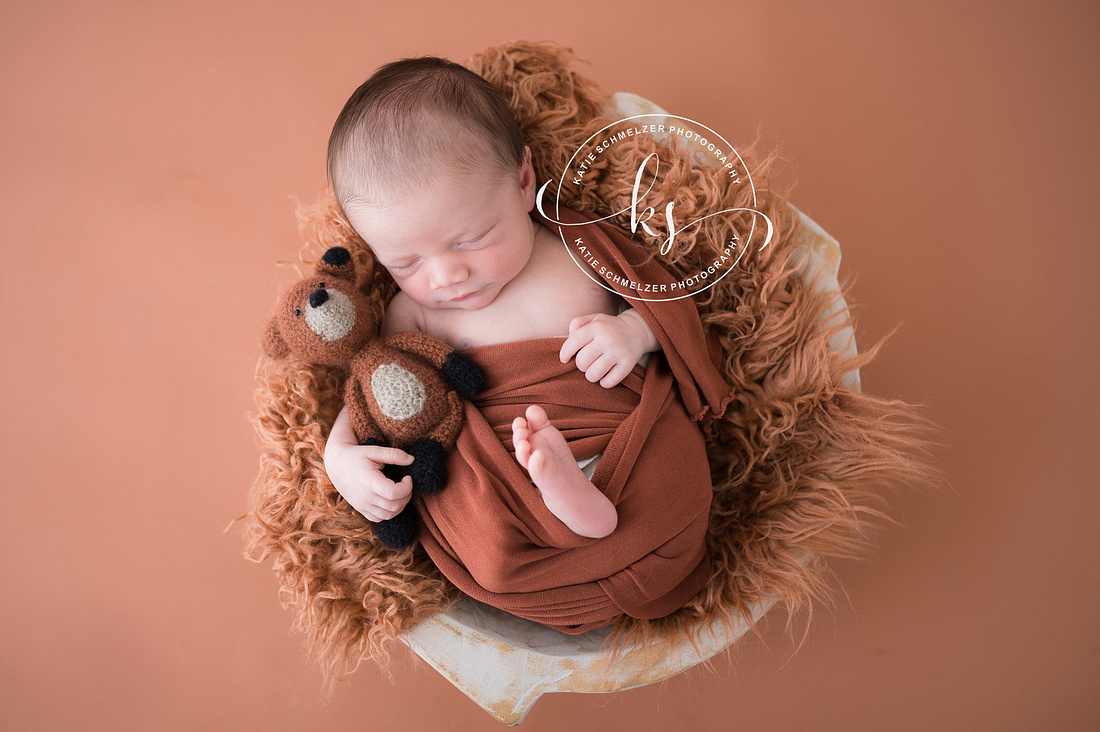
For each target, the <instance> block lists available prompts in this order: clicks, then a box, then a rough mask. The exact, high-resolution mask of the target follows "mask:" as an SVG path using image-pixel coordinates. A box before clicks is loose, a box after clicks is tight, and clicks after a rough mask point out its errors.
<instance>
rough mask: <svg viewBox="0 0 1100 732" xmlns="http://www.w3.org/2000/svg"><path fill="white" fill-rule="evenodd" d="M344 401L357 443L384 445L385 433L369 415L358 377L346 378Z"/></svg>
mask: <svg viewBox="0 0 1100 732" xmlns="http://www.w3.org/2000/svg"><path fill="white" fill-rule="evenodd" d="M344 403H345V404H347V406H348V418H350V419H351V426H352V428H353V429H354V430H355V439H357V440H358V441H359V444H360V445H366V444H368V441H369V443H370V444H375V445H385V444H386V438H385V435H383V434H382V430H380V429H378V425H377V423H375V421H374V418H373V417H371V414H370V408H369V407H368V406H367V398H366V396H365V395H364V394H363V388H362V385H361V384H360V383H359V379H356V378H355V377H352V378H349V379H348V381H347V386H345V387H344Z"/></svg>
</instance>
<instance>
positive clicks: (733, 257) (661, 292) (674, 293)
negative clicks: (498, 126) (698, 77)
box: [535, 114, 775, 301]
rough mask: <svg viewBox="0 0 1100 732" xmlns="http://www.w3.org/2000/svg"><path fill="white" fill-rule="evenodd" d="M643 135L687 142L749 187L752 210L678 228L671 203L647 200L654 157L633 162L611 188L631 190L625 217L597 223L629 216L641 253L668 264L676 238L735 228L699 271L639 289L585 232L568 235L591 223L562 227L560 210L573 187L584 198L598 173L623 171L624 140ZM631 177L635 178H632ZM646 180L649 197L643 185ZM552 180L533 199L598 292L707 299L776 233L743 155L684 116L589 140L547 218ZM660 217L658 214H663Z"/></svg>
mask: <svg viewBox="0 0 1100 732" xmlns="http://www.w3.org/2000/svg"><path fill="white" fill-rule="evenodd" d="M642 135H649V136H650V137H653V138H655V139H656V140H658V141H662V140H666V139H668V138H670V137H676V138H679V139H680V141H681V142H682V143H683V144H682V145H681V148H682V149H686V150H688V151H689V152H690V153H691V155H692V159H693V163H694V164H702V165H711V166H713V167H715V168H717V169H718V170H720V171H721V172H722V173H723V174H725V175H727V176H729V178H730V179H731V181H730V185H731V186H732V185H745V186H748V187H749V190H750V191H751V199H750V200H751V201H752V207H750V208H726V209H722V210H719V211H709V212H703V215H702V216H699V217H698V218H696V219H694V220H691V221H680V220H679V219H678V217H677V212H676V209H675V205H674V202H673V201H656V200H652V196H651V195H650V193H651V192H652V190H653V186H654V183H655V182H656V181H657V180H658V179H659V174H660V170H661V160H660V156H659V155H658V154H657V153H650V154H648V155H646V156H645V157H644V158H641V157H640V156H638V157H639V158H640V159H638V160H628V161H626V162H627V168H626V169H627V170H629V171H630V173H629V174H628V173H622V174H617V175H619V177H621V178H622V180H621V181H614V184H615V185H619V184H621V185H623V186H624V188H623V190H625V186H631V189H630V190H631V197H630V205H629V206H628V207H627V208H624V209H622V210H620V211H616V212H613V213H611V214H610V215H608V216H605V217H603V218H602V219H596V220H597V221H604V220H608V219H612V218H615V217H619V216H623V218H624V219H625V214H627V213H629V214H630V217H629V221H630V232H629V233H630V234H632V235H633V236H634V238H635V240H636V241H638V242H639V243H640V244H641V245H642V246H643V247H648V248H652V249H654V250H656V253H657V260H658V261H660V259H661V258H662V257H664V258H668V257H670V256H673V255H674V254H675V252H676V240H677V237H678V236H680V237H681V238H682V236H683V235H684V233H685V232H688V231H690V230H691V229H692V227H695V226H698V225H699V224H700V223H701V222H702V221H704V220H706V219H709V218H711V217H715V216H725V217H727V220H728V221H730V222H731V225H730V227H729V228H730V230H731V231H732V234H731V235H730V238H729V240H728V241H727V242H726V243H725V245H724V246H723V248H722V250H721V251H720V252H718V253H717V254H716V256H715V257H713V259H712V261H710V262H707V263H706V264H704V265H703V266H701V267H700V268H699V269H698V270H697V271H694V272H689V273H687V274H686V275H683V276H681V275H675V277H674V279H675V281H674V282H671V283H668V282H662V283H654V282H638V281H637V279H636V277H632V276H631V275H630V274H629V273H628V272H625V271H621V270H620V269H619V268H617V267H616V266H615V265H613V264H610V263H608V262H605V261H600V260H599V259H598V258H596V257H595V256H594V255H593V253H592V251H591V250H590V248H589V246H588V244H587V243H586V240H585V238H584V234H583V233H582V232H583V228H582V229H581V230H577V231H570V230H569V229H568V227H570V226H579V227H583V226H586V225H588V224H591V223H594V222H585V223H584V224H569V223H565V222H563V221H561V220H560V208H561V206H562V202H561V201H562V193H563V192H564V191H565V190H566V189H567V187H572V189H573V190H572V191H571V192H572V193H574V194H580V193H582V192H583V190H584V187H585V186H592V185H594V184H593V179H594V178H595V177H596V175H597V171H599V173H598V174H599V175H601V176H606V175H608V174H609V173H608V171H611V170H624V168H623V162H622V161H621V160H615V161H614V162H612V161H611V160H610V156H611V153H612V152H617V151H618V150H621V149H622V147H624V146H620V147H619V148H616V145H617V144H619V143H621V142H622V141H624V140H628V139H630V138H633V137H638V136H642ZM631 175H632V178H631ZM647 180H648V181H649V183H648V186H647V187H646V188H645V190H642V186H643V183H644V182H645V181H647ZM554 183H555V181H553V180H550V181H547V182H546V183H545V184H543V186H542V187H541V188H540V189H539V191H538V195H537V197H536V199H535V205H536V206H538V210H539V213H540V214H542V215H543V217H545V218H546V219H548V220H550V221H551V222H552V223H554V224H556V225H557V226H558V233H559V235H560V236H561V240H562V243H563V244H564V245H565V247H566V249H567V250H568V251H569V254H570V256H571V257H572V258H573V261H574V262H575V263H576V264H577V266H578V267H580V268H581V271H583V272H584V273H585V274H587V275H588V276H589V277H590V278H592V279H593V280H594V281H595V282H597V283H598V284H599V285H600V286H601V287H603V288H604V289H606V290H609V291H610V292H613V293H616V294H618V295H621V296H622V297H625V298H627V299H630V300H648V301H664V300H679V299H680V298H684V297H691V296H692V295H697V294H699V293H701V292H705V291H706V290H708V289H710V288H711V287H713V286H714V285H716V284H717V283H719V282H721V281H722V279H723V278H725V277H726V276H727V275H728V274H729V273H730V272H732V271H733V269H734V268H735V267H736V266H737V264H738V263H739V262H740V261H741V258H742V257H744V256H745V253H746V252H748V251H749V249H750V248H753V247H755V250H756V251H760V250H762V249H764V248H765V247H767V246H768V244H770V243H771V240H772V236H773V235H774V233H775V229H774V226H773V224H772V222H771V220H770V219H768V217H767V216H765V215H764V214H763V213H761V212H760V211H758V210H756V208H755V206H756V189H755V188H754V187H753V185H752V177H751V176H750V175H749V172H748V170H747V168H746V166H745V164H744V161H743V160H742V159H741V156H740V155H739V154H738V153H737V151H736V150H735V149H734V148H733V146H732V145H730V144H729V143H728V142H726V140H725V139H724V138H722V136H721V135H719V134H718V133H716V132H714V130H712V129H710V128H709V127H707V126H706V125H702V124H700V123H698V122H695V121H694V120H690V119H688V118H686V117H678V116H676V115H671V114H637V115H633V116H631V117H626V118H624V119H621V120H618V121H616V122H613V123H611V124H609V125H607V126H606V127H604V128H603V129H601V130H600V131H599V132H597V133H595V134H594V135H592V136H591V137H589V138H588V139H587V140H585V142H584V143H583V144H582V145H581V146H580V147H579V148H577V150H576V152H574V153H573V157H571V158H570V159H569V162H568V163H567V164H566V166H565V169H564V170H563V171H562V174H561V177H560V178H559V179H558V181H557V186H556V189H555V190H554V202H553V210H552V211H550V212H548V211H547V210H546V208H545V199H546V198H547V197H548V193H547V191H548V189H549V188H550V187H551V186H552V185H553V184H554ZM658 210H660V211H661V214H658V213H657V212H658ZM746 213H748V214H751V216H749V217H748V218H749V225H748V231H744V232H741V231H737V230H736V227H734V226H733V225H732V222H733V221H734V220H741V219H744V218H745V214H746Z"/></svg>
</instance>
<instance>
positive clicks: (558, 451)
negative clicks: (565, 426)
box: [512, 405, 591, 491]
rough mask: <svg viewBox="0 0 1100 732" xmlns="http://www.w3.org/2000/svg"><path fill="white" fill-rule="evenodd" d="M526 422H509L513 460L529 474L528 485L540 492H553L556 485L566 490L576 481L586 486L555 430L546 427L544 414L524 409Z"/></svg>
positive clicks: (519, 419)
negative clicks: (532, 485)
mask: <svg viewBox="0 0 1100 732" xmlns="http://www.w3.org/2000/svg"><path fill="white" fill-rule="evenodd" d="M526 416H527V419H524V418H523V417H516V418H515V420H513V421H512V444H513V445H515V448H516V460H518V461H519V464H520V465H522V466H523V467H524V468H526V470H527V472H528V473H530V474H531V482H533V483H534V484H535V487H537V488H538V489H539V490H540V491H547V490H550V491H553V490H555V488H558V487H559V486H560V487H561V488H566V487H568V484H569V483H571V482H573V481H574V480H575V479H576V478H578V477H579V478H580V480H581V481H583V482H584V483H586V484H589V485H591V484H590V483H589V482H588V478H586V477H584V473H582V472H581V469H580V467H579V466H578V465H577V461H576V460H574V459H573V453H571V452H569V446H568V445H566V444H565V438H564V437H562V436H561V432H558V429H557V427H555V426H554V425H552V424H550V420H549V418H547V416H546V411H545V410H544V409H543V408H542V407H540V406H537V405H531V406H530V407H527V415H526Z"/></svg>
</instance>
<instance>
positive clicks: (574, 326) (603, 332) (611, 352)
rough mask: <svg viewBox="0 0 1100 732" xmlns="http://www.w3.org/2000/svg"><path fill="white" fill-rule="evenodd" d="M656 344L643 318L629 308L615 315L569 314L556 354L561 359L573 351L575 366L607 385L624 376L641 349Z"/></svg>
mask: <svg viewBox="0 0 1100 732" xmlns="http://www.w3.org/2000/svg"><path fill="white" fill-rule="evenodd" d="M658 348H660V344H658V342H657V338H656V336H654V335H653V330H652V329H651V328H650V327H649V324H648V323H646V322H645V318H643V317H642V316H641V315H639V314H638V312H637V311H636V310H634V309H633V308H629V309H627V310H624V311H623V312H621V313H619V315H617V316H616V315H605V314H604V313H596V314H594V315H581V316H580V317H577V318H573V320H572V321H570V323H569V337H568V338H566V339H565V343H563V344H562V346H561V353H559V354H558V357H559V358H561V361H562V363H565V362H566V361H568V360H569V359H570V358H573V355H574V354H576V357H577V368H578V369H580V370H581V371H583V372H584V376H585V378H586V379H588V380H589V381H591V382H596V381H598V382H600V386H602V387H604V388H610V387H612V386H615V384H618V383H619V382H620V381H622V380H623V379H625V378H626V375H627V374H629V373H630V370H631V369H632V368H634V364H636V363H637V362H638V359H639V358H641V357H642V354H643V353H652V352H653V351H656V350H657V349H658Z"/></svg>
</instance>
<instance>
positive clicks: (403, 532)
mask: <svg viewBox="0 0 1100 732" xmlns="http://www.w3.org/2000/svg"><path fill="white" fill-rule="evenodd" d="M418 523H419V522H418V521H417V519H416V508H415V507H414V506H413V503H412V501H409V503H408V505H406V506H405V510H404V511H402V512H401V513H399V514H397V515H396V516H394V517H393V518H391V519H389V520H388V521H379V522H378V523H376V524H375V525H374V533H375V535H376V536H377V537H378V541H380V542H382V544H384V545H385V546H387V547H389V548H390V549H404V548H405V547H407V546H412V543H413V542H414V541H416V532H417V528H418Z"/></svg>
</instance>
